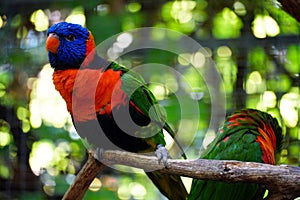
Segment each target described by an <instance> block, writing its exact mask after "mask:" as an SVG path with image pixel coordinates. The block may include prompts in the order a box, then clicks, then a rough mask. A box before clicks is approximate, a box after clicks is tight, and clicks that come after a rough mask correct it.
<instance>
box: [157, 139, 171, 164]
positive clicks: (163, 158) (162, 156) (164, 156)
mask: <svg viewBox="0 0 300 200" xmlns="http://www.w3.org/2000/svg"><path fill="white" fill-rule="evenodd" d="M155 155H156V156H157V158H158V163H159V164H160V163H161V162H162V163H163V164H164V166H165V167H167V165H168V158H170V154H169V152H168V150H167V149H166V147H164V146H163V145H161V144H159V145H157V149H156V151H155Z"/></svg>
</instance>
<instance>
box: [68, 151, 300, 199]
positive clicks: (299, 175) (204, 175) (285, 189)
mask: <svg viewBox="0 0 300 200" xmlns="http://www.w3.org/2000/svg"><path fill="white" fill-rule="evenodd" d="M92 155H93V154H92V153H90V154H89V159H88V161H87V162H86V164H85V165H84V167H83V168H82V169H81V171H80V172H79V173H78V175H77V177H76V179H75V181H74V183H73V184H72V185H71V186H70V188H69V190H68V191H67V192H66V194H65V196H64V197H63V199H64V200H68V199H72V200H75V199H82V198H83V196H84V194H85V192H86V190H87V189H88V186H89V185H90V183H91V182H92V181H93V179H94V178H95V177H96V175H97V174H98V173H99V172H100V171H101V170H102V169H103V168H104V166H105V165H103V164H102V163H99V162H97V161H96V160H95V159H94V157H93V156H92ZM102 162H103V163H106V164H107V165H114V164H120V165H127V166H131V167H136V168H141V169H144V170H146V171H152V170H160V171H161V172H163V173H169V174H177V175H181V176H186V177H191V178H199V179H204V180H216V181H225V182H231V183H234V182H248V183H259V184H262V185H264V186H265V187H266V188H267V189H268V190H269V196H268V199H272V200H277V199H278V200H279V199H294V198H296V197H298V196H300V167H293V166H287V165H281V166H273V165H268V164H261V163H253V162H239V161H228V160H206V159H197V160H171V159H170V160H168V167H167V168H165V167H164V166H163V165H161V164H158V160H157V158H156V157H154V156H146V155H141V154H135V153H129V152H122V151H105V152H104V153H103V156H102Z"/></svg>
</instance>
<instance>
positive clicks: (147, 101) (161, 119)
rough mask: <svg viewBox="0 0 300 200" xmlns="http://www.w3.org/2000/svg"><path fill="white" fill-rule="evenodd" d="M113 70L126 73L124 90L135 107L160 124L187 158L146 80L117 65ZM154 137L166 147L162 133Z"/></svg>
mask: <svg viewBox="0 0 300 200" xmlns="http://www.w3.org/2000/svg"><path fill="white" fill-rule="evenodd" d="M111 68H112V69H113V70H121V71H123V72H124V73H123V75H122V77H121V81H122V90H123V91H124V92H125V93H126V94H127V95H128V96H130V100H131V101H132V102H133V103H134V104H135V106H137V107H138V109H140V110H141V111H142V112H143V114H144V115H146V116H147V117H149V118H151V119H152V120H153V121H154V122H156V123H157V124H158V126H159V127H163V128H164V129H165V130H166V131H167V132H168V133H169V134H170V135H171V136H172V138H173V139H174V141H175V142H176V144H177V145H178V147H179V148H180V150H181V152H182V156H183V157H184V158H186V155H185V153H184V151H183V149H182V148H181V146H180V144H179V143H178V141H177V140H176V138H175V132H174V131H173V129H172V128H171V127H170V126H169V124H168V123H167V122H165V119H166V117H165V115H164V113H163V112H162V110H161V109H160V107H159V106H158V102H157V100H156V98H155V97H154V95H153V94H152V92H151V91H150V90H149V88H148V87H147V86H146V82H145V81H144V79H143V78H142V77H141V76H140V75H139V74H137V73H135V72H133V71H129V70H128V69H127V68H125V67H122V66H121V65H118V64H117V63H112V64H111ZM149 110H151V113H149ZM154 137H156V138H155V141H157V142H158V144H163V145H165V142H164V140H163V141H162V139H161V138H163V134H162V133H160V134H157V136H154ZM152 139H153V138H152ZM159 141H160V143H159Z"/></svg>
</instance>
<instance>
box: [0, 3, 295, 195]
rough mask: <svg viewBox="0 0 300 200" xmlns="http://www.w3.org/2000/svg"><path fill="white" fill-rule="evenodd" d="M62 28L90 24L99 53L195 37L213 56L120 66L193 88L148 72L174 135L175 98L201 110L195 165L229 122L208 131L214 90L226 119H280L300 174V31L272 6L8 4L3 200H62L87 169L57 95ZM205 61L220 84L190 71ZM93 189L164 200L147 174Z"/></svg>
mask: <svg viewBox="0 0 300 200" xmlns="http://www.w3.org/2000/svg"><path fill="white" fill-rule="evenodd" d="M63 20H69V21H74V20H75V21H77V22H82V23H83V24H85V25H86V26H87V27H88V28H89V29H90V30H91V31H92V32H93V34H94V37H95V41H96V44H99V43H100V42H102V41H104V40H105V39H107V38H109V37H110V36H113V35H115V34H117V33H120V32H122V31H128V30H131V29H134V28H139V27H160V28H168V29H172V30H176V31H179V32H181V33H184V34H187V35H188V36H190V37H192V38H193V39H195V40H196V41H197V42H198V43H199V44H201V45H202V46H203V47H204V48H205V50H206V53H205V54H204V53H198V54H196V53H195V54H193V55H192V54H189V53H188V52H187V53H186V54H182V55H175V54H174V53H171V52H167V51H162V50H157V49H150V50H147V51H142V52H139V51H135V52H130V53H128V54H126V55H124V56H122V57H121V59H119V60H118V61H119V62H121V63H123V64H125V65H126V66H128V67H131V68H134V67H136V66H139V65H141V64H145V63H159V64H163V65H166V66H171V67H173V68H174V69H175V70H176V71H177V72H179V73H180V75H182V76H183V77H184V79H186V80H187V82H188V83H189V84H190V85H191V86H192V87H193V88H194V92H193V93H190V94H188V93H187V92H186V91H185V83H184V82H182V80H181V79H180V77H179V76H178V74H176V73H157V71H154V70H153V69H151V68H147V70H146V71H142V74H148V75H147V76H146V77H144V78H145V79H146V80H148V81H149V83H152V82H158V83H161V82H163V83H166V85H165V87H161V86H159V85H157V84H156V85H155V84H150V85H149V87H150V88H151V89H152V90H153V92H154V94H155V95H156V96H157V97H158V99H159V100H160V103H161V104H162V105H163V106H164V108H165V110H166V113H167V116H168V121H169V122H170V123H171V124H172V126H174V127H175V128H176V129H177V128H178V126H179V125H180V122H181V121H180V120H181V117H182V116H181V114H182V113H181V112H180V110H179V109H178V107H180V105H179V104H180V102H178V100H177V98H181V99H184V98H190V97H191V98H193V99H194V100H196V101H197V104H198V107H199V110H200V115H199V119H197V120H198V121H197V122H198V123H199V124H198V125H199V126H198V130H197V131H196V133H190V134H191V137H194V138H193V139H194V140H193V141H192V144H191V145H190V147H189V148H188V149H187V155H188V157H189V158H195V157H197V156H198V155H199V151H200V150H201V148H202V142H203V141H206V139H207V138H208V136H207V135H211V134H206V133H207V132H209V133H214V132H215V131H216V129H217V127H218V125H219V124H220V123H221V122H222V121H221V120H220V121H216V122H215V125H213V127H210V128H212V129H209V130H208V128H209V127H208V125H209V123H210V119H211V115H212V113H211V109H212V105H214V104H213V103H212V100H211V94H210V90H209V88H210V87H215V86H216V85H217V87H220V90H221V88H224V91H223V92H224V94H225V95H226V103H225V102H220V103H221V104H223V103H225V107H226V110H227V111H228V112H232V111H234V110H236V109H240V108H243V107H249V108H257V109H260V110H264V111H268V112H270V113H271V114H272V115H274V116H276V117H277V118H278V120H279V121H280V123H281V125H282V127H284V128H285V143H284V145H283V151H282V159H281V163H284V164H290V165H299V164H300V151H299V148H300V129H299V113H300V111H299V108H300V106H299V105H300V102H299V101H300V100H299V99H300V91H299V87H300V79H299V74H300V60H299V53H300V46H299V39H298V34H299V24H298V22H297V21H296V20H295V19H293V18H292V17H290V16H289V15H288V14H286V13H285V12H284V11H282V10H281V9H280V8H278V7H277V5H276V4H275V3H274V1H259V0H256V1H251V3H249V2H248V1H244V0H241V1H223V2H222V1H215V0H195V1H191V0H182V1H168V0H162V1H157V2H155V1H143V0H142V1H122V0H112V1H96V0H92V1H86V2H82V1H41V2H40V3H38V2H36V1H28V2H26V1H24V2H23V1H22V2H21V1H18V3H15V2H14V1H1V3H0V43H1V47H2V48H1V49H0V105H1V107H0V117H1V118H0V138H1V140H0V155H1V156H0V181H1V186H0V199H32V198H37V199H56V198H61V197H62V195H63V194H64V192H65V191H66V189H67V188H68V186H69V184H70V183H71V182H72V180H73V179H74V174H76V172H77V171H78V170H79V169H80V167H81V166H82V164H83V163H84V161H85V158H86V149H85V147H84V145H83V144H82V142H81V140H79V138H78V136H77V135H76V133H75V131H74V129H73V128H72V122H71V120H70V118H69V116H68V114H67V111H66V109H65V108H64V104H63V103H61V102H62V100H61V98H60V97H59V94H58V93H55V90H54V87H53V85H51V69H50V67H49V65H47V63H48V61H47V54H46V51H45V50H44V48H45V47H44V42H45V39H46V35H45V32H46V29H47V28H48V26H50V25H51V24H53V23H56V22H58V21H63ZM153 35H154V37H155V38H156V39H164V38H166V37H171V36H168V35H162V34H160V33H153ZM201 59H202V60H207V59H212V60H213V61H214V63H215V65H216V68H217V69H218V72H219V74H220V75H221V77H222V83H221V84H220V83H215V84H216V85H214V83H213V82H206V81H205V78H204V77H201V76H199V74H197V73H196V71H195V69H193V68H191V67H188V66H191V63H192V64H195V63H197V64H198V65H199V66H200V67H199V69H198V70H199V71H201V70H202V72H201V74H206V73H207V72H206V71H205V70H204V69H203V68H201V62H200V63H199V61H201ZM195 60H196V61H195ZM193 62H194V63H193ZM143 70H145V69H143ZM174 91H175V92H174ZM184 91H185V93H184ZM184 104H187V105H186V107H185V108H187V109H189V108H190V107H191V105H189V103H188V102H184ZM192 123H193V122H192V121H188V120H186V121H185V122H184V125H185V126H186V128H187V129H188V127H189V126H190V124H192ZM194 134H195V135H194ZM206 137H207V138H206ZM206 143H207V142H206ZM205 145H207V144H205ZM132 172H135V171H134V170H133V171H132ZM2 183H4V184H2ZM93 184H94V185H93V187H91V189H90V190H89V191H88V192H87V193H86V196H85V199H99V198H101V199H161V198H163V197H162V196H161V194H159V192H158V191H157V189H156V188H154V187H153V185H152V183H151V182H150V181H149V180H148V179H147V178H146V176H145V175H144V174H141V173H125V172H122V170H120V171H118V170H112V169H107V170H106V171H104V172H103V173H102V176H99V177H98V178H97V179H96V181H95V183H93ZM188 185H189V182H188V181H187V186H188Z"/></svg>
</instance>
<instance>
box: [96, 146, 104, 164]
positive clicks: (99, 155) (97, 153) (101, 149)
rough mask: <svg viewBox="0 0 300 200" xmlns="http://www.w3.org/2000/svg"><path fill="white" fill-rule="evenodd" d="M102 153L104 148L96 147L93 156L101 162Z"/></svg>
mask: <svg viewBox="0 0 300 200" xmlns="http://www.w3.org/2000/svg"><path fill="white" fill-rule="evenodd" d="M103 153H104V149H103V148H99V147H97V149H96V150H95V153H94V158H95V159H96V160H98V161H99V162H101V158H102V154H103Z"/></svg>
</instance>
